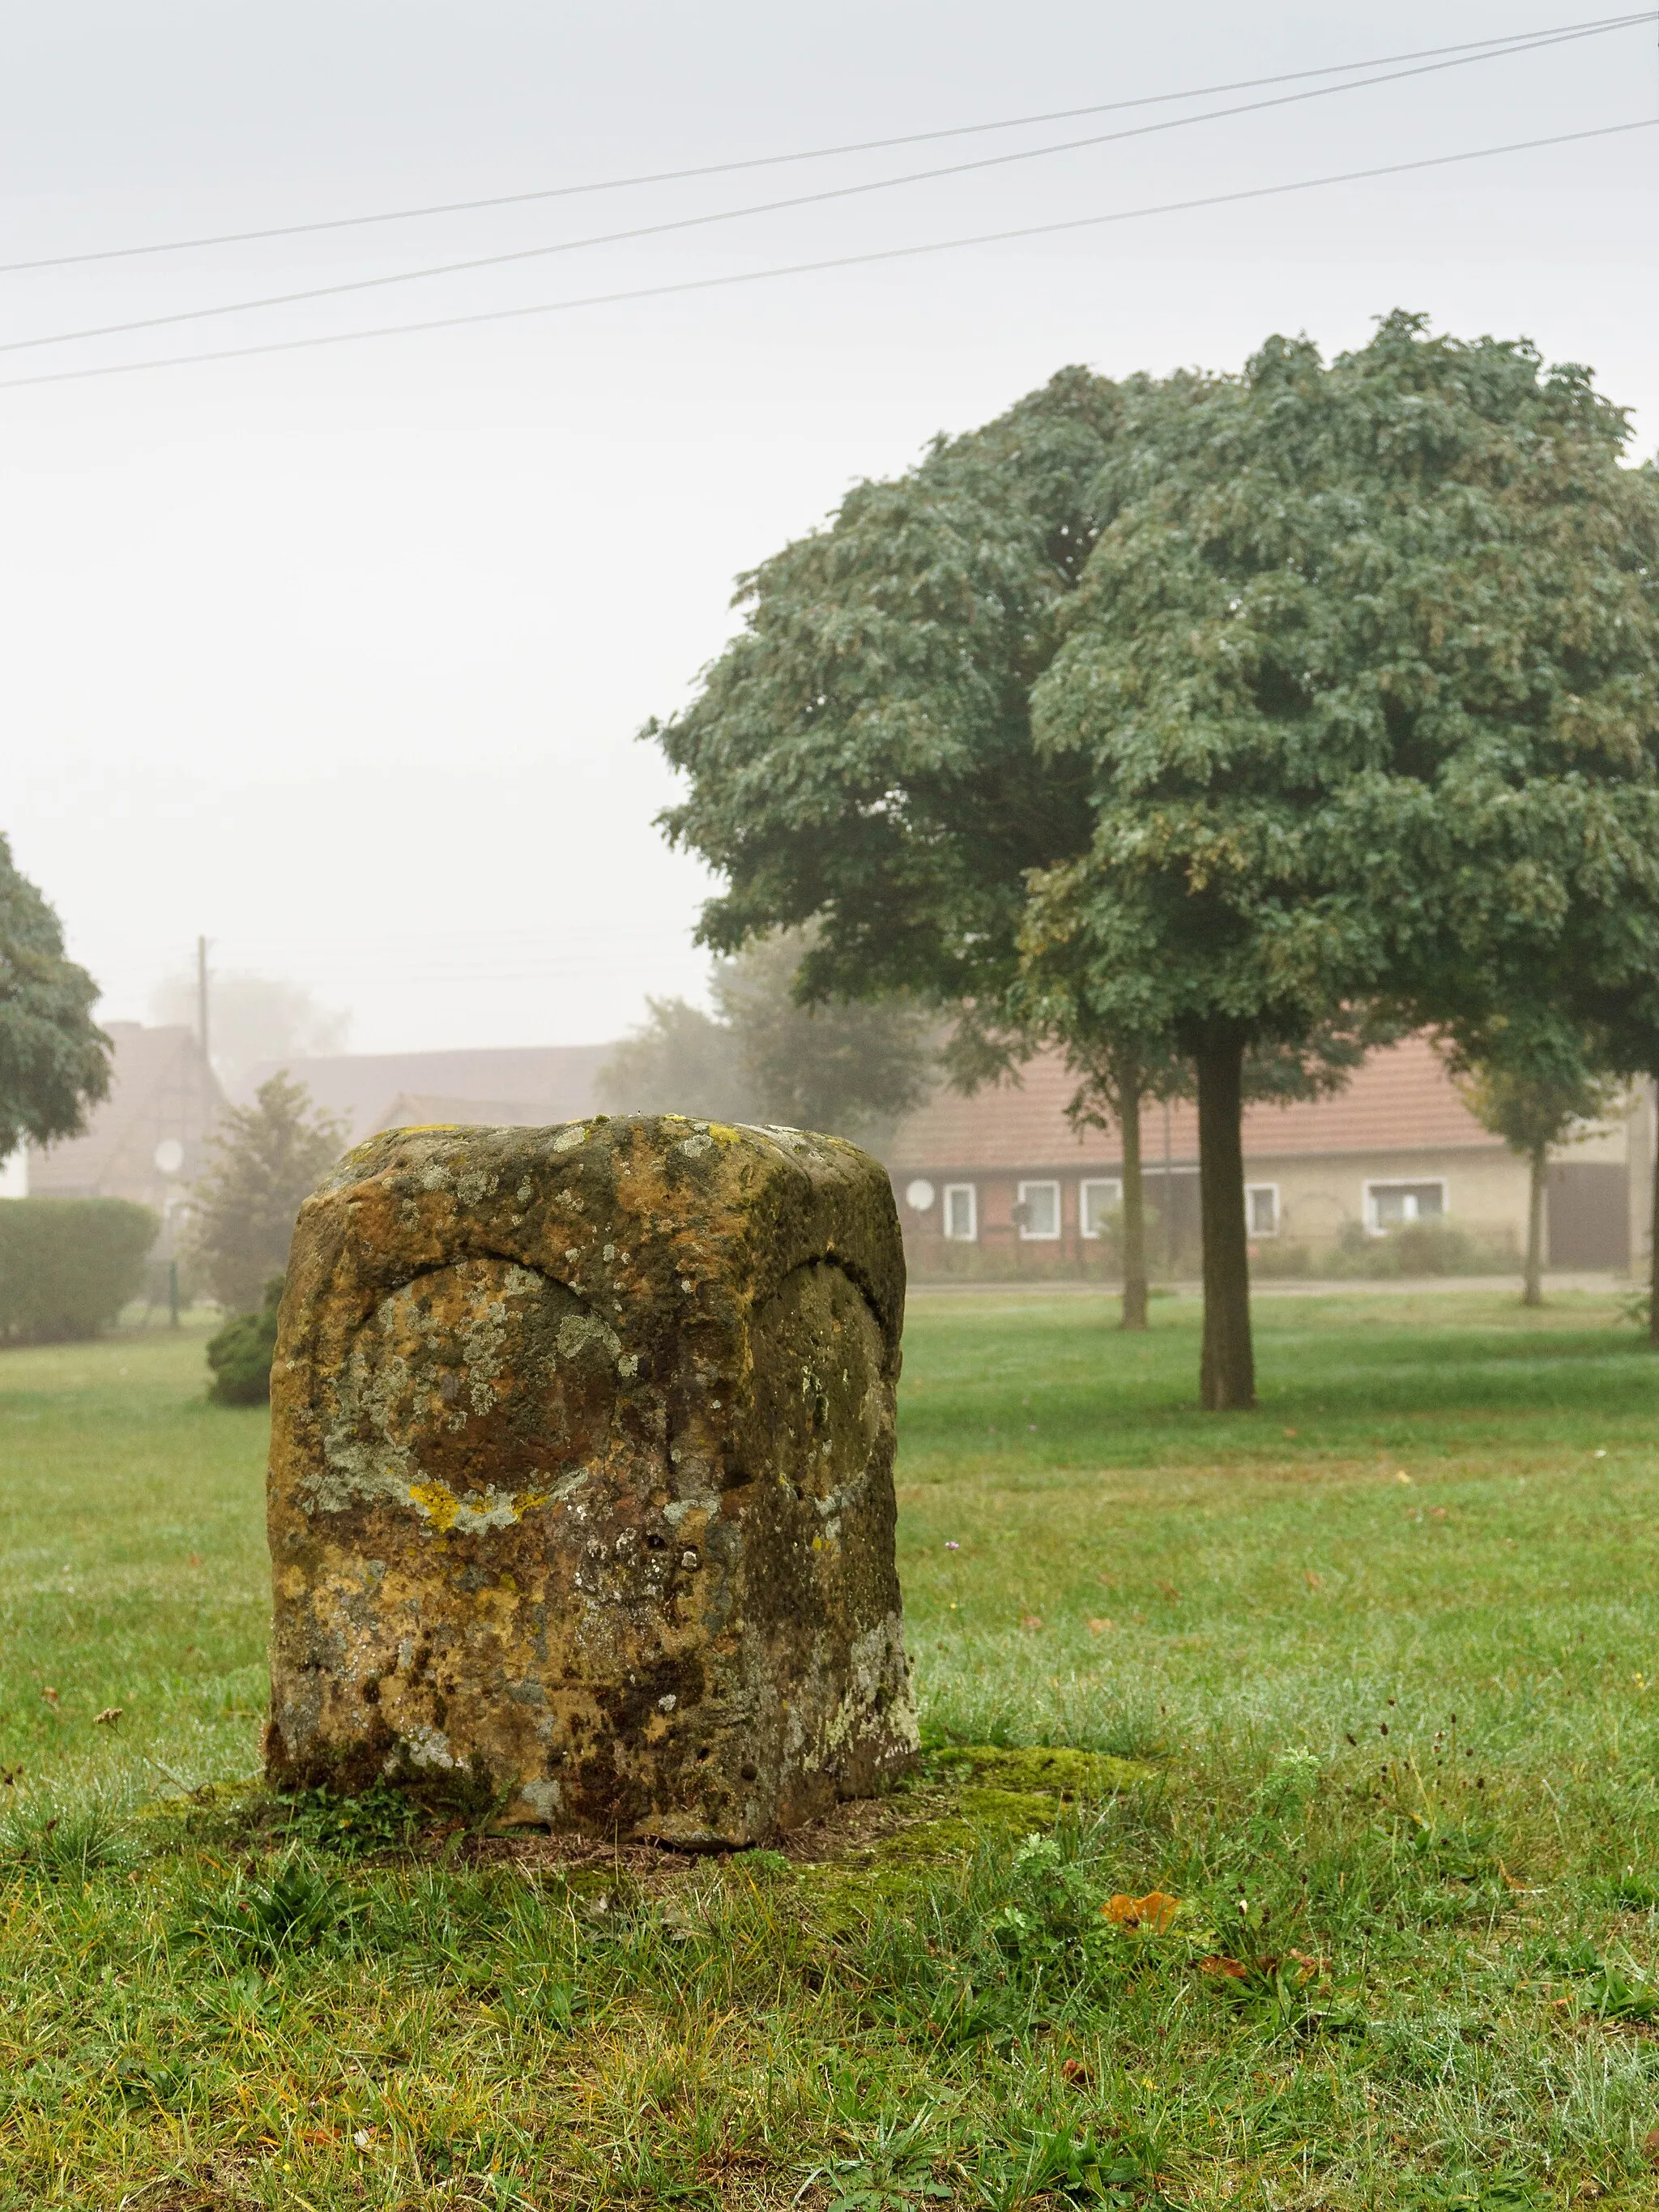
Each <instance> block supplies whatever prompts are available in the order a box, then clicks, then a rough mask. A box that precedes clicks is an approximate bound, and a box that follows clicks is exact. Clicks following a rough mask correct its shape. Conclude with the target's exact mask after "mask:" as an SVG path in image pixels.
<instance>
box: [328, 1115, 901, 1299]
mask: <svg viewBox="0 0 1659 2212" xmlns="http://www.w3.org/2000/svg"><path fill="white" fill-rule="evenodd" d="M342 1210H343V1214H344V1216H345V1217H347V1218H349V1223H350V1231H351V1238H350V1241H351V1243H352V1245H353V1248H354V1249H355V1250H356V1251H358V1252H359V1254H360V1256H361V1257H362V1259H363V1260H365V1261H368V1262H370V1264H371V1266H372V1269H373V1273H374V1274H375V1275H376V1276H378V1277H379V1278H380V1279H382V1280H389V1279H392V1276H393V1275H395V1274H398V1273H403V1274H405V1275H406V1274H407V1273H410V1272H411V1271H413V1270H415V1269H417V1268H420V1267H431V1266H435V1265H441V1264H445V1263H447V1261H451V1260H453V1259H454V1258H457V1257H459V1256H461V1255H464V1254H468V1253H478V1254H493V1255H497V1256H500V1257H502V1258H510V1259H515V1260H519V1261H522V1262H523V1263H524V1264H526V1265H527V1266H531V1267H537V1268H539V1269H541V1270H542V1271H543V1272H544V1273H549V1274H550V1275H552V1276H554V1277H555V1278H556V1279H560V1280H563V1281H565V1282H568V1284H569V1285H571V1287H572V1288H573V1289H576V1290H578V1291H580V1293H581V1294H582V1295H583V1296H585V1297H599V1298H600V1299H602V1300H603V1301H604V1302H605V1304H606V1305H607V1306H609V1305H610V1304H613V1303H614V1304H632V1303H634V1302H635V1301H636V1300H637V1299H639V1298H640V1297H641V1296H649V1297H653V1298H654V1297H669V1296H674V1297H678V1298H679V1299H681V1300H682V1301H684V1300H685V1299H687V1298H691V1297H696V1299H697V1300H698V1301H699V1303H700V1304H701V1305H702V1308H703V1310H704V1312H705V1315H706V1317H707V1318H708V1319H709V1320H711V1321H712V1320H714V1318H715V1317H716V1313H717V1312H718V1310H721V1309H724V1310H726V1311H727V1312H733V1313H734V1311H735V1309H738V1308H751V1307H752V1305H753V1304H755V1303H756V1302H757V1301H758V1300H759V1299H761V1298H763V1297H768V1296H769V1295H771V1293H772V1291H775V1289H776V1287H777V1285H778V1284H779V1283H780V1282H781V1280H782V1279H783V1277H784V1276H785V1275H786V1274H787V1273H789V1272H790V1270H791V1269H792V1268H793V1267H799V1266H801V1265H804V1264H807V1263H809V1262H811V1261H818V1260H833V1261H835V1263H836V1265H838V1266H839V1267H842V1269H843V1270H844V1271H845V1272H846V1273H848V1274H849V1275H850V1276H852V1277H853V1278H854V1280H856V1281H857V1282H858V1283H859V1285H860V1288H861V1289H862V1290H863V1291H864V1292H865V1295H866V1297H868V1298H869V1300H870V1303H871V1304H872V1308H873V1310H874V1311H875V1312H876V1314H877V1316H878V1318H879V1319H880V1321H881V1323H882V1326H883V1328H884V1330H885V1331H886V1332H887V1333H888V1334H889V1336H890V1340H892V1341H894V1342H895V1343H896V1338H897V1334H898V1329H899V1326H900V1322H901V1318H902V1308H903V1297H904V1266H903V1256H902V1244H901V1242H900V1237H899V1231H898V1222H897V1214H896V1208H895V1206H894V1203H893V1194H892V1188H891V1186H890V1182H889V1181H888V1177H887V1172H886V1170H885V1169H884V1167H883V1166H882V1165H881V1164H880V1163H879V1161H877V1160H875V1159H872V1158H871V1157H870V1156H869V1154H868V1153H866V1152H860V1150H859V1148H858V1147H857V1146H855V1145H852V1144H848V1142H847V1141H846V1140H845V1139H842V1138H840V1137H830V1136H824V1135H821V1134H819V1133H816V1132H814V1131H811V1130H801V1129H792V1128H787V1127H781V1126H776V1125H766V1126H763V1125H755V1124H745V1123H734V1122H723V1121H705V1120H702V1119H700V1118H696V1117H693V1116H690V1115H679V1114H624V1115H592V1116H589V1117H587V1118H586V1119H585V1120H582V1121H567V1122H562V1123H556V1124H554V1125H552V1126H550V1127H540V1128H537V1127H530V1128H526V1127H507V1128H458V1127H439V1128H430V1127H428V1128H420V1129H413V1128H410V1129H389V1130H386V1131H384V1132H383V1133H381V1134H380V1135H379V1136H375V1137H371V1138H370V1139H368V1142H367V1143H365V1144H362V1145H359V1146H356V1148H355V1149H354V1150H353V1151H351V1152H348V1153H347V1154H346V1155H345V1157H344V1158H343V1159H342V1160H341V1161H339V1162H338V1163H337V1165H336V1167H335V1168H334V1169H333V1170H332V1172H331V1174H330V1176H328V1177H327V1179H326V1180H325V1182H324V1183H323V1184H322V1186H321V1188H319V1190H318V1191H317V1192H316V1193H315V1194H313V1197H312V1198H310V1199H308V1200H307V1202H306V1206H305V1209H304V1210H303V1212H302V1213H301V1228H300V1231H299V1238H300V1241H301V1243H309V1242H312V1241H313V1239H314V1238H315V1237H318V1236H319V1235H321V1236H323V1237H324V1241H325V1242H330V1241H331V1239H330V1238H329V1237H328V1236H327V1235H326V1232H325V1223H326V1222H327V1221H328V1220H329V1219H330V1218H331V1217H334V1216H336V1215H337V1214H340V1213H341V1212H342ZM340 1225H341V1227H342V1229H343V1226H344V1222H343V1220H342V1222H341V1224H340ZM296 1249H297V1248H296Z"/></svg>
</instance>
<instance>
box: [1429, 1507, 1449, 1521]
mask: <svg viewBox="0 0 1659 2212" xmlns="http://www.w3.org/2000/svg"><path fill="white" fill-rule="evenodd" d="M1445 1517H1446V1509H1445V1507H1444V1506H1443V1505H1431V1506H1430V1508H1429V1518H1430V1520H1431V1521H1443V1520H1444V1519H1445Z"/></svg>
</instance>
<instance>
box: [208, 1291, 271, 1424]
mask: <svg viewBox="0 0 1659 2212" xmlns="http://www.w3.org/2000/svg"><path fill="white" fill-rule="evenodd" d="M282 1302H283V1279H282V1277H281V1276H280V1275H273V1276H272V1277H271V1279H270V1281H269V1282H268V1283H267V1284H266V1285H265V1295H264V1304H263V1305H261V1307H260V1308H259V1310H258V1313H245V1314H233V1315H232V1316H231V1317H230V1319H229V1320H228V1322H226V1323H225V1325H224V1327H223V1328H222V1329H221V1330H220V1331H219V1333H218V1334H217V1335H216V1336H213V1337H210V1339H209V1340H208V1348H207V1363H208V1365H209V1366H210V1368H211V1369H212V1370H213V1380H212V1382H211V1383H209V1384H208V1396H209V1397H210V1399H211V1400H212V1401H213V1402H214V1404H215V1405H216V1406H264V1405H268V1404H269V1403H270V1363H271V1359H272V1357H273V1356H274V1354H275V1352H276V1309H277V1308H278V1306H280V1305H281V1304H282Z"/></svg>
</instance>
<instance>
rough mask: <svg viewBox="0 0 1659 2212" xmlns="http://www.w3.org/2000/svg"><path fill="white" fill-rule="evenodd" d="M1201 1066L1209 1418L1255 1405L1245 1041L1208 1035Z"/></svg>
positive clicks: (1203, 1389) (1203, 1379)
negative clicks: (1245, 1134) (1246, 1205)
mask: <svg viewBox="0 0 1659 2212" xmlns="http://www.w3.org/2000/svg"><path fill="white" fill-rule="evenodd" d="M1194 1057H1195V1059H1196V1060H1197V1063H1198V1176H1199V1186H1198V1197H1199V1213H1200V1219H1201V1221H1202V1223H1203V1226H1204V1354H1203V1359H1202V1362H1201V1364H1200V1370H1199V1398H1200V1403H1201V1404H1202V1405H1203V1407H1204V1409H1205V1411H1206V1413H1228V1412H1235V1411H1240V1410H1248V1409H1249V1407H1252V1406H1254V1405H1255V1355H1254V1353H1253V1352H1252V1351H1251V1348H1250V1261H1249V1252H1248V1251H1247V1249H1246V1248H1245V1235H1244V1146H1243V1133H1242V1130H1241V1127H1240V1121H1241V1119H1242V1116H1243V1077H1244V1042H1243V1038H1242V1037H1241V1036H1237V1034H1236V1033H1235V1032H1233V1031H1231V1030H1224V1029H1215V1030H1207V1031H1206V1033H1205V1036H1204V1038H1203V1041H1202V1042H1201V1043H1200V1046H1199V1048H1198V1051H1197V1053H1196V1054H1195V1055H1194Z"/></svg>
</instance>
